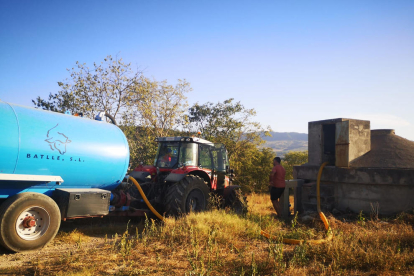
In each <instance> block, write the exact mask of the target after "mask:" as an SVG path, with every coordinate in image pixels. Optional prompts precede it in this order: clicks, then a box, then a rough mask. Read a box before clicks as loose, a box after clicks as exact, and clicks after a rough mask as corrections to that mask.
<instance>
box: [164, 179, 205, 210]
mask: <svg viewBox="0 0 414 276" xmlns="http://www.w3.org/2000/svg"><path fill="white" fill-rule="evenodd" d="M209 193H210V189H209V187H208V186H207V183H206V182H205V181H204V179H202V178H201V177H199V176H195V175H188V176H186V177H184V178H183V179H182V180H180V181H179V182H177V183H175V184H173V185H172V186H171V187H169V188H168V190H167V195H166V204H165V212H166V213H167V215H172V216H177V215H179V214H182V213H190V212H200V211H204V210H206V209H207V203H208V199H209Z"/></svg>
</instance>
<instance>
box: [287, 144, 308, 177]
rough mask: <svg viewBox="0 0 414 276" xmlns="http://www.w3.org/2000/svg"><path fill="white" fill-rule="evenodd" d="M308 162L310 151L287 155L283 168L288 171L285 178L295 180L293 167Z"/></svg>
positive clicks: (291, 152)
mask: <svg viewBox="0 0 414 276" xmlns="http://www.w3.org/2000/svg"><path fill="white" fill-rule="evenodd" d="M307 162H308V151H290V152H288V153H286V154H285V157H284V158H283V160H282V164H281V165H282V166H283V167H284V168H285V170H286V176H285V178H286V179H287V180H289V179H293V166H300V165H302V164H305V163H307Z"/></svg>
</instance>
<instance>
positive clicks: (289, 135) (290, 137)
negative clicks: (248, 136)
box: [262, 131, 308, 157]
mask: <svg viewBox="0 0 414 276" xmlns="http://www.w3.org/2000/svg"><path fill="white" fill-rule="evenodd" d="M270 134H271V135H272V136H264V135H263V136H262V138H263V140H264V141H266V143H265V144H264V145H263V146H264V147H269V148H272V149H273V150H274V151H275V152H276V154H277V155H278V156H281V157H283V156H284V155H285V154H286V153H287V152H289V151H306V150H308V134H306V133H298V132H273V131H272V132H270Z"/></svg>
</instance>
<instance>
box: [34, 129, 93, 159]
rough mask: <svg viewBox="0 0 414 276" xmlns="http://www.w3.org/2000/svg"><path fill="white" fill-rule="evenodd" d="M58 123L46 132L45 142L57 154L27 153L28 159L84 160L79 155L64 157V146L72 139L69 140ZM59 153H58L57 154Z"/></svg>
mask: <svg viewBox="0 0 414 276" xmlns="http://www.w3.org/2000/svg"><path fill="white" fill-rule="evenodd" d="M58 127H59V124H56V125H55V126H54V127H52V128H51V129H49V130H48V131H47V133H46V138H47V139H45V142H47V143H48V145H49V147H50V149H51V150H52V151H54V152H56V154H57V155H47V154H38V153H27V155H26V158H29V159H45V160H57V161H65V159H66V160H67V161H74V162H85V160H83V159H81V158H79V157H73V156H72V157H64V156H63V155H64V154H65V153H66V147H67V145H68V144H70V143H71V142H72V141H71V140H69V137H68V136H66V135H65V134H64V133H62V132H61V131H60V130H59V128H58ZM59 154H60V155H59Z"/></svg>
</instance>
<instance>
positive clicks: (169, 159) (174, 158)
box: [154, 142, 180, 168]
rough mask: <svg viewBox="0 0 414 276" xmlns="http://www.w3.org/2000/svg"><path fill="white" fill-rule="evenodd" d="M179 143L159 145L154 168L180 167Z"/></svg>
mask: <svg viewBox="0 0 414 276" xmlns="http://www.w3.org/2000/svg"><path fill="white" fill-rule="evenodd" d="M179 148H180V145H179V142H168V143H159V144H158V151H157V158H156V159H155V162H154V166H156V167H160V168H173V167H176V166H177V165H178V152H179Z"/></svg>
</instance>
